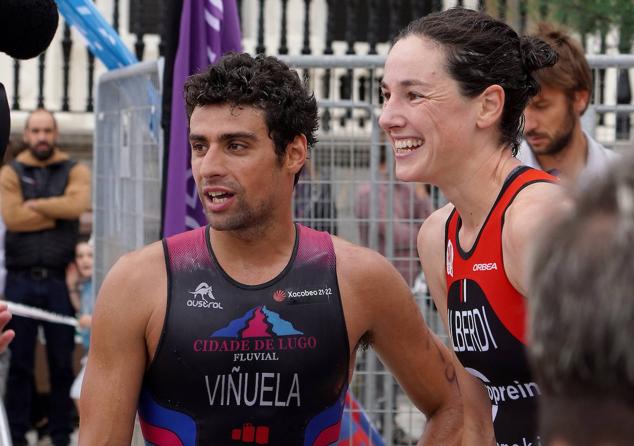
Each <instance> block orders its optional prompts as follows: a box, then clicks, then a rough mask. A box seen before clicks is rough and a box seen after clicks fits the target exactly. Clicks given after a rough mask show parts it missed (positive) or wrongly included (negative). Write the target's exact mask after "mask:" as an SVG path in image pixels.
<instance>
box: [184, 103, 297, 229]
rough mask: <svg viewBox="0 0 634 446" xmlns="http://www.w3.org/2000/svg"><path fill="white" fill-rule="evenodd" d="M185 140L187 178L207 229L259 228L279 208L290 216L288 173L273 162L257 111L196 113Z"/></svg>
mask: <svg viewBox="0 0 634 446" xmlns="http://www.w3.org/2000/svg"><path fill="white" fill-rule="evenodd" d="M189 140H190V145H191V150H192V174H193V176H194V179H195V181H196V185H197V188H198V195H199V197H200V200H201V202H202V204H203V209H204V212H205V215H206V216H207V220H208V221H209V223H210V224H211V226H212V228H213V229H215V230H218V231H242V230H248V229H254V228H265V227H267V226H266V225H268V224H274V223H275V219H276V218H277V217H276V216H278V215H279V213H278V211H279V210H280V209H283V208H284V206H286V207H288V208H289V209H288V212H289V215H290V197H291V194H292V184H293V176H294V173H288V172H286V171H285V170H284V169H283V164H284V163H283V162H280V160H279V159H278V158H277V156H276V154H275V148H274V143H273V140H272V139H271V138H270V137H269V132H268V127H267V125H266V122H265V120H264V113H263V112H262V111H261V110H259V109H256V108H253V107H233V106H230V105H226V104H223V105H207V106H204V107H196V108H195V109H194V111H193V113H192V116H191V119H190V129H189ZM286 195H288V196H286ZM282 212H283V211H282Z"/></svg>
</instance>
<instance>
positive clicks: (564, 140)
mask: <svg viewBox="0 0 634 446" xmlns="http://www.w3.org/2000/svg"><path fill="white" fill-rule="evenodd" d="M565 124H566V125H565V127H564V130H563V132H557V133H555V136H554V138H553V141H552V142H551V143H550V144H549V145H548V146H546V147H545V148H544V149H543V150H541V151H536V150H535V149H534V148H533V146H530V144H529V146H530V147H531V150H532V151H533V152H534V153H535V154H537V155H539V156H555V155H559V154H560V153H561V152H563V151H564V149H566V147H568V145H569V144H570V141H571V140H572V134H573V132H574V130H575V126H576V124H577V119H576V116H575V114H574V110H573V108H572V103H569V104H568V110H567V112H566V121H565Z"/></svg>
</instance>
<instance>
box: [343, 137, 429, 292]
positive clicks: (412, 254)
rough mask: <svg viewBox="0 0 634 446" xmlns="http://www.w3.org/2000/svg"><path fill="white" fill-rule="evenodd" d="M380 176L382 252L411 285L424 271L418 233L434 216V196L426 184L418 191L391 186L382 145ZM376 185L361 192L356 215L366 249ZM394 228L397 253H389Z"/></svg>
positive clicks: (393, 240) (384, 150) (417, 185)
mask: <svg viewBox="0 0 634 446" xmlns="http://www.w3.org/2000/svg"><path fill="white" fill-rule="evenodd" d="M379 150H380V155H379V175H378V181H379V182H378V184H377V194H378V196H377V201H376V206H377V218H378V221H377V225H378V251H379V252H380V253H381V254H383V255H384V256H385V255H387V256H389V258H390V260H392V264H393V265H394V266H395V267H396V269H397V270H398V271H399V272H400V273H401V275H402V276H403V278H404V279H405V281H406V282H407V284H408V285H409V286H412V285H413V284H414V279H415V278H416V276H417V275H418V274H419V272H420V264H419V262H418V254H417V252H416V234H417V233H418V228H419V227H420V224H421V223H422V220H424V219H425V218H427V217H428V216H429V215H430V214H431V213H432V210H433V209H432V203H431V197H430V196H429V193H428V191H427V189H426V188H425V185H423V184H420V183H418V184H416V185H415V186H414V188H412V187H410V186H409V185H407V184H405V183H402V182H394V183H390V173H389V172H388V169H387V156H386V148H385V145H384V144H381V145H380V148H379ZM390 188H391V189H392V190H393V195H392V207H391V209H389V206H388V204H389V193H390ZM371 199H372V184H371V183H366V184H362V185H361V186H359V188H358V189H357V194H356V199H355V203H354V214H355V216H356V217H357V218H358V219H359V237H360V243H361V245H363V246H370V243H371V240H370V218H371V215H370V200H371ZM390 228H392V234H391V236H392V243H393V246H394V251H393V252H392V253H388V252H387V251H386V243H387V240H388V239H389V237H390V234H389V233H388V231H389V229H390Z"/></svg>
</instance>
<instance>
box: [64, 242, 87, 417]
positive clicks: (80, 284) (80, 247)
mask: <svg viewBox="0 0 634 446" xmlns="http://www.w3.org/2000/svg"><path fill="white" fill-rule="evenodd" d="M92 269H93V245H92V241H82V242H79V243H77V246H76V247H75V261H74V262H73V263H71V264H70V266H69V268H68V270H67V272H66V284H67V285H68V291H69V293H70V298H71V301H72V302H73V305H75V307H76V308H78V309H79V312H78V314H79V328H80V331H81V337H82V341H83V344H84V348H85V349H86V355H85V356H84V357H83V358H82V360H81V364H82V367H81V370H80V371H79V374H78V375H77V377H76V378H75V382H73V385H72V387H71V390H70V396H71V398H72V399H73V400H75V404H76V405H78V403H79V396H80V394H81V385H82V382H83V380H84V371H85V370H86V359H87V358H88V354H87V353H88V347H89V346H90V327H91V325H92V309H93V304H94V302H93V288H92Z"/></svg>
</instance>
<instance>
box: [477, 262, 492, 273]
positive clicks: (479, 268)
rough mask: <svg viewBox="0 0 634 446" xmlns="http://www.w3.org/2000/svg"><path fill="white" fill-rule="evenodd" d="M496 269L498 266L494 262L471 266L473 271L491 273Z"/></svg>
mask: <svg viewBox="0 0 634 446" xmlns="http://www.w3.org/2000/svg"><path fill="white" fill-rule="evenodd" d="M497 269H498V264H497V263H495V262H491V263H476V264H474V265H473V271H474V272H477V271H493V270H496V271H497Z"/></svg>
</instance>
